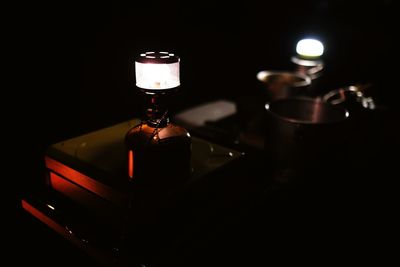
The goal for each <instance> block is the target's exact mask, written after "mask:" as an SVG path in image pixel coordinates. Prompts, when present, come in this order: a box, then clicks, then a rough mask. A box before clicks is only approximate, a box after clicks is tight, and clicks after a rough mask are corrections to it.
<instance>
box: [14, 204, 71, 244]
mask: <svg viewBox="0 0 400 267" xmlns="http://www.w3.org/2000/svg"><path fill="white" fill-rule="evenodd" d="M21 204H22V208H23V209H24V210H26V211H27V212H29V213H30V214H31V215H33V216H34V217H35V218H37V219H39V220H40V221H41V222H42V223H44V224H46V225H47V226H49V227H50V228H51V229H53V230H54V231H56V232H57V233H59V234H61V235H63V236H66V235H67V232H66V230H65V228H64V227H62V226H61V225H59V224H58V223H56V222H55V221H53V220H52V219H50V218H49V217H48V216H46V215H45V214H44V213H43V212H41V211H39V210H38V209H36V208H35V207H34V206H32V205H31V204H29V203H28V202H27V201H26V200H24V199H23V200H22V201H21Z"/></svg>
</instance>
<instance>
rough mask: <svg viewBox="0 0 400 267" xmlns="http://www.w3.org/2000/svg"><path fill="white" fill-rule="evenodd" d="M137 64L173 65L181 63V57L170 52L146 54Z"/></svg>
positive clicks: (143, 54)
mask: <svg viewBox="0 0 400 267" xmlns="http://www.w3.org/2000/svg"><path fill="white" fill-rule="evenodd" d="M136 62H139V63H153V64H171V63H177V62H179V57H178V56H176V55H175V54H173V53H169V52H145V53H141V54H140V55H139V56H138V57H137V58H136Z"/></svg>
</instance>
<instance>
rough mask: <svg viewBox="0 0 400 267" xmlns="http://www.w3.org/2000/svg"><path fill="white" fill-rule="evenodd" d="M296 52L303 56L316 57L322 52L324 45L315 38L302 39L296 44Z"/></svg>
mask: <svg viewBox="0 0 400 267" xmlns="http://www.w3.org/2000/svg"><path fill="white" fill-rule="evenodd" d="M296 52H297V54H298V55H299V56H301V57H305V58H316V57H320V56H322V55H323V54H324V45H323V44H322V42H320V41H319V40H317V39H302V40H300V41H299V42H298V43H297V45H296Z"/></svg>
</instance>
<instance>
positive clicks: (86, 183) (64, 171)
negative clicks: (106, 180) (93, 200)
mask: <svg viewBox="0 0 400 267" xmlns="http://www.w3.org/2000/svg"><path fill="white" fill-rule="evenodd" d="M45 161H46V166H47V168H49V169H50V170H52V171H54V172H55V173H57V174H59V175H60V176H62V177H63V178H64V179H66V180H68V181H72V182H73V183H75V184H77V185H79V186H80V187H82V188H85V189H86V190H89V191H91V192H93V193H95V194H97V195H100V196H101V197H103V198H105V199H107V200H109V201H111V202H113V203H117V204H120V203H125V202H126V200H127V196H126V195H124V194H121V192H118V191H116V190H115V189H113V188H111V187H109V186H107V185H105V184H103V183H100V182H98V181H96V180H94V179H92V178H90V177H88V176H87V175H84V174H83V173H80V172H78V171H76V170H74V169H72V168H70V167H68V166H66V165H64V164H62V163H61V162H58V161H56V160H54V159H52V158H49V157H45ZM58 181H59V180H58ZM59 182H61V181H59ZM60 186H61V185H60Z"/></svg>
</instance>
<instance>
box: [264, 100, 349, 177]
mask: <svg viewBox="0 0 400 267" xmlns="http://www.w3.org/2000/svg"><path fill="white" fill-rule="evenodd" d="M348 117H349V113H348V112H347V110H346V109H344V108H342V107H339V106H333V105H330V104H328V103H325V102H323V101H321V100H320V99H315V98H305V97H297V98H287V99H278V100H275V101H271V102H269V103H267V104H266V105H265V120H264V121H265V135H264V137H265V145H264V148H265V152H266V153H267V154H268V155H270V156H271V160H272V162H273V165H274V166H275V167H276V168H278V169H286V170H295V171H296V172H302V171H304V170H311V169H321V168H325V167H327V166H329V164H331V162H332V161H334V160H336V159H338V158H340V155H341V153H345V152H344V149H345V141H346V140H345V137H346V129H347V121H348Z"/></svg>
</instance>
